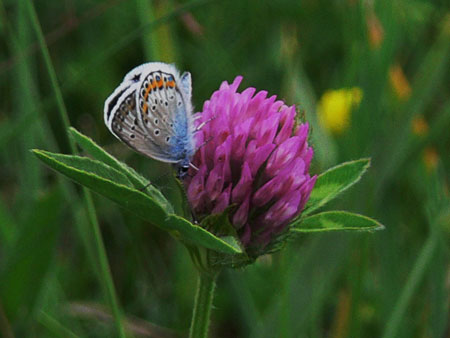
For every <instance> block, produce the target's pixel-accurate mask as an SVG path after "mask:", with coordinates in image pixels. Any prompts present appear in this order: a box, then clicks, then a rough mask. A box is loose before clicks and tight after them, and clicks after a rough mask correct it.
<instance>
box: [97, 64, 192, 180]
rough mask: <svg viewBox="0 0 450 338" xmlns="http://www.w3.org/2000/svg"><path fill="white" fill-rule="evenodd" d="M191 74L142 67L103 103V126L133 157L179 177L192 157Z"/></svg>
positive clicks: (167, 67) (164, 66)
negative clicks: (165, 166)
mask: <svg viewBox="0 0 450 338" xmlns="http://www.w3.org/2000/svg"><path fill="white" fill-rule="evenodd" d="M191 95H192V85H191V74H190V73H189V72H185V73H183V74H182V75H180V74H179V72H178V70H177V69H176V68H175V66H174V65H170V64H166V63H162V62H150V63H145V64H143V65H141V66H138V67H136V68H134V69H133V70H131V71H130V72H129V73H128V74H127V75H125V77H124V79H123V81H122V83H121V84H120V85H119V86H118V87H117V88H116V89H115V90H114V92H113V93H112V94H111V95H110V96H109V97H108V98H107V99H106V102H105V107H104V119H105V124H106V126H107V127H108V129H109V130H110V131H111V133H112V134H113V135H114V136H116V137H117V138H118V139H119V140H121V141H122V142H124V143H125V144H127V145H128V146H130V147H131V148H133V149H134V150H136V151H137V152H139V153H141V154H143V155H145V156H148V157H151V158H154V159H156V160H159V161H163V162H167V163H173V164H174V166H175V167H176V170H177V176H178V177H180V178H183V177H184V176H185V175H186V174H187V171H188V169H189V166H190V165H191V159H192V156H193V155H194V153H195V144H194V138H193V134H194V123H193V116H192V103H191Z"/></svg>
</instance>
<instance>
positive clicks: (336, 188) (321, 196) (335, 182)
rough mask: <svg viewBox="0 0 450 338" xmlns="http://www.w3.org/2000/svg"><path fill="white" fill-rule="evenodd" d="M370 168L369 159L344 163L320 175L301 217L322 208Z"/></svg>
mask: <svg viewBox="0 0 450 338" xmlns="http://www.w3.org/2000/svg"><path fill="white" fill-rule="evenodd" d="M369 166H370V159H368V158H364V159H359V160H356V161H350V162H344V163H341V164H339V165H337V166H335V167H333V168H331V169H328V170H327V171H325V172H324V173H322V174H320V175H319V177H318V178H317V182H316V184H315V185H314V189H313V190H312V192H311V196H310V197H309V200H308V203H307V204H306V208H305V211H303V215H308V214H310V213H311V212H312V211H314V210H316V209H318V208H320V207H322V206H324V205H325V204H326V203H328V202H329V201H331V200H332V199H334V198H335V197H336V196H337V195H339V194H340V193H341V192H343V191H344V190H346V189H348V188H349V187H351V186H352V185H353V184H355V183H356V182H358V181H359V180H360V178H361V176H362V175H363V174H364V172H365V171H366V170H367V168H369Z"/></svg>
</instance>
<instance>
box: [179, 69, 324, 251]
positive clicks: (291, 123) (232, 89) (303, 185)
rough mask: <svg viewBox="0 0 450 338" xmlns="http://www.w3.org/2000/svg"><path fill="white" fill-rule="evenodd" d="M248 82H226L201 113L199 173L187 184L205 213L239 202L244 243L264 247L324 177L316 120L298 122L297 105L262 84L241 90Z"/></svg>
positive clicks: (233, 214)
mask: <svg viewBox="0 0 450 338" xmlns="http://www.w3.org/2000/svg"><path fill="white" fill-rule="evenodd" d="M241 81H242V77H241V76H239V77H237V78H236V79H235V80H234V81H233V83H232V84H228V83H227V82H223V83H222V85H221V86H220V89H219V90H217V91H216V92H214V93H213V95H212V96H211V98H210V99H209V100H208V101H206V102H205V103H204V106H203V111H202V112H201V113H198V115H196V116H197V119H196V125H197V127H198V128H199V129H200V130H199V131H198V133H197V134H196V142H197V146H198V147H199V149H198V151H197V153H196V154H195V156H194V158H193V161H192V162H193V164H194V165H195V166H196V167H197V168H198V170H194V169H191V170H190V172H189V174H190V176H191V177H190V178H188V179H187V180H186V181H185V182H186V187H187V195H188V199H189V202H190V204H191V207H192V209H193V211H194V213H195V214H196V215H197V216H198V217H200V218H201V217H204V216H206V215H209V214H218V213H222V212H224V211H225V210H226V209H227V208H228V207H230V206H234V207H232V208H230V209H229V210H230V214H229V220H230V222H231V224H232V225H233V227H234V228H235V230H236V232H237V234H238V235H239V237H240V240H241V242H242V244H243V245H244V246H245V247H246V248H247V249H248V250H250V251H252V252H257V251H258V250H259V249H261V248H264V247H266V246H267V245H268V244H269V243H271V242H273V241H274V240H275V239H276V238H277V236H278V235H280V234H281V233H283V232H284V230H285V229H286V227H287V225H288V224H289V222H290V221H291V220H292V219H293V218H294V217H296V216H297V215H299V213H300V212H301V211H302V210H303V208H304V206H305V203H306V201H307V200H308V198H309V195H310V193H311V190H312V188H313V186H314V183H315V181H316V176H314V177H310V175H309V173H308V171H309V165H310V162H311V158H312V156H313V149H312V148H311V147H309V146H308V142H307V136H308V130H309V125H308V124H307V123H304V124H297V123H296V122H295V115H296V110H295V106H291V107H288V106H286V105H285V104H284V102H283V101H280V100H277V99H276V96H271V97H267V92H266V91H260V92H258V93H255V92H256V90H255V88H247V89H246V90H244V91H243V92H241V93H238V92H237V88H238V86H239V84H240V82H241Z"/></svg>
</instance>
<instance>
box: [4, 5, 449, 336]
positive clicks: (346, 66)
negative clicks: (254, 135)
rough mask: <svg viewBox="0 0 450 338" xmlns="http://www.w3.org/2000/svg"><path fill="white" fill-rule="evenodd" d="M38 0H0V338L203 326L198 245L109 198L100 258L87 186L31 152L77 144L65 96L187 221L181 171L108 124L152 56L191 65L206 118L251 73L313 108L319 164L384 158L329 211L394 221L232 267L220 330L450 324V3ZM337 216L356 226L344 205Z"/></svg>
mask: <svg viewBox="0 0 450 338" xmlns="http://www.w3.org/2000/svg"><path fill="white" fill-rule="evenodd" d="M30 3H31V2H30V1H29V0H21V1H13V0H0V34H1V36H0V43H1V47H2V48H0V54H1V59H0V77H1V80H0V88H1V90H0V95H1V101H0V160H1V165H0V170H1V176H0V180H1V199H0V336H4V337H15V336H16V337H35V336H37V337H76V336H78V337H111V336H117V335H118V333H117V332H118V328H117V327H116V325H115V324H114V322H115V321H114V319H113V318H121V320H122V325H123V326H124V327H125V330H126V331H127V332H128V333H131V334H133V335H135V336H156V337H172V336H186V334H187V332H188V327H189V323H190V317H191V309H192V304H193V298H194V294H195V286H196V271H195V268H194V265H193V263H192V262H191V260H190V257H189V255H188V252H187V250H186V248H185V247H184V246H183V245H182V244H180V242H178V241H175V240H174V239H173V238H172V237H171V236H168V235H167V233H166V232H164V231H161V229H159V228H157V227H154V226H153V225H152V224H151V223H150V221H144V220H143V219H142V218H139V217H137V216H135V215H134V214H132V213H130V212H128V211H125V210H124V209H122V208H120V207H119V206H118V205H117V204H115V203H112V202H111V201H110V200H108V199H106V198H104V197H102V196H100V195H97V194H93V195H92V197H93V203H94V206H95V211H96V218H97V220H98V225H99V227H100V229H101V233H102V236H103V242H104V245H105V251H106V254H107V258H108V262H109V264H108V266H107V268H108V269H106V270H105V269H103V268H105V266H104V265H103V263H104V262H102V259H101V255H100V254H99V251H98V250H100V249H101V247H100V246H99V243H98V236H97V235H98V234H97V233H96V231H95V227H93V226H92V213H90V211H89V210H88V209H87V208H86V206H87V205H90V204H89V200H90V197H86V193H85V192H84V191H82V190H81V188H80V187H79V186H77V185H75V184H73V183H72V182H71V181H69V180H67V179H66V178H63V177H62V176H61V175H57V174H55V173H54V172H53V171H51V170H49V169H48V168H47V167H45V166H43V165H42V164H41V163H40V162H39V161H38V160H37V159H36V156H34V155H33V153H31V152H30V151H29V150H30V149H36V148H37V149H46V150H48V151H50V152H53V153H66V154H71V153H73V150H74V149H73V141H72V140H71V139H69V138H68V133H67V128H66V127H67V126H66V124H67V122H68V121H65V120H64V119H65V117H64V115H63V114H61V107H62V105H61V104H62V101H61V100H60V99H61V97H60V96H59V94H58V91H59V90H60V91H61V92H62V99H63V100H64V103H65V107H66V109H67V115H68V118H69V120H70V125H72V126H74V127H76V128H77V130H79V131H81V132H82V133H83V134H85V135H88V136H89V137H91V138H92V139H93V140H95V142H96V143H97V144H100V145H102V146H103V147H104V148H105V149H106V150H107V151H108V152H109V153H111V154H113V155H114V156H115V157H116V158H118V159H119V160H120V161H123V162H125V163H127V164H129V165H130V166H131V167H133V168H134V169H135V170H136V171H137V172H139V173H140V174H141V175H143V176H144V177H145V178H143V177H141V176H139V175H137V174H136V173H134V171H130V172H127V170H128V169H126V168H121V167H120V163H113V162H109V163H108V165H109V166H111V167H113V168H115V171H112V170H109V169H108V170H109V171H108V170H106V171H107V172H106V171H105V172H102V174H104V175H113V176H114V175H115V176H117V177H119V176H120V180H122V183H124V185H123V187H122V186H121V189H125V188H124V187H126V186H127V185H130V184H131V185H133V186H136V185H137V184H140V183H143V184H144V186H145V182H146V181H147V180H150V181H151V182H153V183H154V184H155V186H156V187H158V188H159V189H161V191H162V192H163V194H164V195H165V197H162V196H159V197H158V198H159V199H160V201H161V200H164V199H165V198H167V199H168V200H169V201H170V203H171V204H172V205H173V206H174V208H175V209H176V210H175V212H176V213H177V214H181V213H182V212H183V210H182V207H181V204H182V203H181V202H182V200H183V199H184V196H182V194H180V193H179V188H178V186H177V184H176V182H175V181H174V180H173V177H172V176H171V175H169V174H168V172H169V170H170V167H169V166H168V165H166V164H163V163H159V162H156V161H153V160H150V159H147V158H144V157H142V156H140V155H138V154H135V153H133V152H132V151H131V150H129V149H128V148H127V147H126V146H124V145H123V144H121V143H119V142H118V141H117V140H116V139H115V138H114V137H113V136H112V135H111V134H110V133H109V132H108V131H107V129H106V127H105V126H104V123H103V103H104V100H105V99H106V97H107V96H108V95H109V94H110V93H111V92H112V91H113V90H114V88H115V87H116V86H117V85H118V84H119V82H120V81H121V79H122V78H123V76H124V74H125V73H126V72H127V71H129V70H130V69H131V68H133V67H135V66H136V65H139V64H141V63H144V62H148V61H164V62H175V63H176V64H177V67H178V68H179V69H180V70H189V71H190V72H191V73H192V77H193V85H194V87H193V102H194V106H195V107H196V110H197V111H198V110H201V107H202V104H203V102H204V101H205V100H206V99H208V97H209V96H210V95H211V94H212V92H213V91H214V90H215V89H217V88H218V87H219V85H220V83H221V82H222V81H224V80H227V81H232V80H233V79H234V77H235V76H236V75H239V74H241V75H243V76H244V81H243V88H244V87H248V86H253V87H256V88H257V89H265V90H268V91H269V93H270V94H277V95H278V96H279V97H280V98H282V99H284V100H285V101H286V102H287V103H288V104H294V103H295V104H298V105H299V107H300V108H301V109H302V110H304V111H305V116H306V119H307V120H308V121H310V122H311V124H312V126H313V128H312V129H313V131H312V136H311V143H312V145H313V146H314V149H315V153H316V155H315V158H314V160H313V165H312V169H311V170H312V172H313V173H321V172H323V171H325V170H326V169H328V168H330V167H332V166H334V165H337V164H339V163H341V162H344V161H349V160H355V159H358V158H363V157H371V158H372V161H371V166H370V168H369V169H368V171H367V173H366V174H365V175H364V176H363V177H362V179H361V181H360V182H359V183H358V184H357V185H355V186H353V187H351V188H350V189H349V190H348V191H346V192H345V193H343V194H341V195H339V197H338V198H337V199H335V200H333V201H331V202H330V203H328V204H327V206H326V210H330V209H331V210H334V209H338V210H348V211H350V212H354V213H357V214H361V215H367V216H369V217H372V218H374V219H376V220H377V221H379V222H380V223H382V224H384V225H385V227H386V228H385V230H384V231H378V232H374V233H362V232H343V233H338V232H330V233H325V232H317V233H309V234H303V233H299V235H298V236H296V238H294V239H292V241H291V242H290V243H289V245H287V246H286V248H285V249H284V250H282V251H280V252H277V253H276V254H274V255H273V256H265V257H261V258H260V259H258V260H257V261H256V262H255V264H253V265H251V266H249V267H247V268H245V269H238V270H227V271H225V272H224V273H223V274H221V276H220V277H219V280H218V288H217V294H216V298H215V301H214V306H215V308H214V310H213V314H212V319H213V322H212V327H211V330H210V332H211V336H214V337H338V338H341V337H424V336H426V337H443V336H444V335H445V334H448V330H449V323H448V318H449V314H448V304H449V285H448V280H447V278H448V277H447V276H448V273H449V250H448V248H449V236H450V224H449V219H450V203H449V193H448V184H449V183H448V182H449V167H450V163H449V162H450V156H449V149H450V136H449V135H450V134H449V133H448V130H449V128H450V97H449V92H450V84H449V82H448V78H449V76H450V72H449V61H450V7H449V5H448V3H447V2H446V1H439V0H435V1H419V0H415V1H407V0H395V1H388V0H382V1H381V0H380V1H373V2H372V1H352V0H348V1H325V0H319V1H287V0H279V1H265V0H264V1H261V0H252V1H234V0H233V1H217V0H216V1H214V0H213V1H202V0H197V1H195V0H194V1H173V0H172V1H149V0H133V1H124V0H101V1H92V0H77V1H74V0H65V1H35V2H34V6H35V7H36V13H37V18H38V21H36V20H35V21H33V15H32V11H31V10H30ZM374 18H376V20H375V21H374ZM374 22H378V23H379V25H378V26H376V25H375V26H374ZM36 23H37V24H38V25H40V26H41V28H42V31H43V33H44V37H45V41H46V45H47V46H48V50H49V57H50V58H49V57H48V56H46V54H45V50H44V49H43V45H42V44H40V43H39V40H38V35H37V34H36V33H37V26H36ZM374 27H375V28H376V27H378V28H379V30H378V32H379V36H380V37H381V38H380V39H381V40H380V41H381V42H380V43H379V44H378V45H377V44H376V42H374V37H373V34H374V29H375V28H374ZM41 42H42V41H41ZM49 61H50V62H51V66H52V67H54V71H55V74H56V80H57V83H55V82H53V84H52V77H51V76H52V73H51V70H50V72H49V69H50V68H49V67H48V66H49ZM395 66H400V67H401V68H402V69H403V72H404V74H405V76H406V79H407V80H408V81H409V83H410V87H411V93H410V95H409V96H407V97H404V98H401V97H399V96H398V95H396V91H395V89H394V88H393V86H392V82H391V80H390V79H391V77H392V75H391V74H392V71H391V70H392V67H395ZM55 85H56V87H55ZM350 87H360V88H361V89H362V91H363V99H362V101H361V104H360V106H359V107H358V108H357V109H355V110H354V111H353V113H352V117H351V125H350V128H349V129H348V130H346V131H345V133H344V134H342V135H338V136H334V135H331V134H330V133H329V132H328V131H327V130H325V129H323V128H322V127H321V125H319V124H318V123H317V114H316V105H317V102H318V100H319V98H320V97H321V95H322V94H323V93H324V92H325V91H327V90H329V89H339V88H350ZM418 117H422V118H423V119H424V120H425V121H426V122H427V124H428V126H429V127H428V130H427V132H425V133H422V134H421V135H417V134H415V133H413V132H412V124H413V122H414V121H415V120H416V119H417V118H418ZM71 134H72V136H73V138H74V139H75V140H77V138H78V140H79V139H80V136H79V135H78V136H77V134H76V132H74V131H71ZM84 148H85V149H84V151H87V153H89V150H88V149H86V147H84ZM84 151H82V154H83V155H87V153H86V152H84ZM42 154H44V153H41V155H42ZM89 155H90V156H92V158H97V157H96V156H104V155H103V154H100V153H95V152H94V153H89ZM42 156H44V155H42ZM102 161H104V162H105V161H106V162H107V161H108V159H107V158H103V159H102ZM109 161H112V160H111V159H109ZM361 164H362V165H365V164H364V163H361ZM148 189H152V188H148ZM316 193H320V191H317V192H316ZM153 194H157V192H155V191H153ZM89 196H90V195H89ZM319 197H320V196H319ZM319 197H318V198H319ZM155 198H157V197H155ZM86 201H87V202H86ZM317 211H319V212H323V211H324V208H321V209H320V210H317ZM322 215H323V216H321V217H324V218H325V219H326V220H327V222H331V223H329V224H331V225H333V226H337V225H340V223H339V220H340V219H341V217H342V215H331V216H330V215H329V214H328V215H327V214H326V213H325V214H322ZM94 216H95V215H94ZM314 217H318V216H310V220H311V219H312V221H314V219H313V218H314ZM94 218H95V217H94ZM363 221H364V219H358V220H355V223H354V224H347V225H350V226H358V225H359V224H361V223H358V222H363ZM312 225H313V226H314V224H312ZM342 226H345V224H344V225H342ZM99 248H100V249H99ZM100 251H101V250H100ZM107 270H110V272H111V276H112V281H113V282H114V288H113V289H111V285H109V284H108V278H107V276H108V272H107ZM105 276H106V277H105ZM114 294H115V295H116V302H117V306H116V310H117V311H116V312H111V310H110V308H111V305H112V304H114V300H112V299H111V295H114ZM113 298H114V297H113ZM113 308H114V307H113Z"/></svg>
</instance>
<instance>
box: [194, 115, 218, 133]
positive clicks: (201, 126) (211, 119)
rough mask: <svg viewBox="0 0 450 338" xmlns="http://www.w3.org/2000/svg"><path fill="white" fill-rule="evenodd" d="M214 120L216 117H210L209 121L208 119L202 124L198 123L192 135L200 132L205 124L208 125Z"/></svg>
mask: <svg viewBox="0 0 450 338" xmlns="http://www.w3.org/2000/svg"><path fill="white" fill-rule="evenodd" d="M215 119H216V116H214V117H211V118H210V119H208V120H206V121H203V122H202V123H200V124H199V125H198V127H197V128H195V130H194V133H195V132H197V131H199V130H201V129H202V128H203V127H204V126H205V125H206V124H207V123H209V122H211V121H213V120H215Z"/></svg>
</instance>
